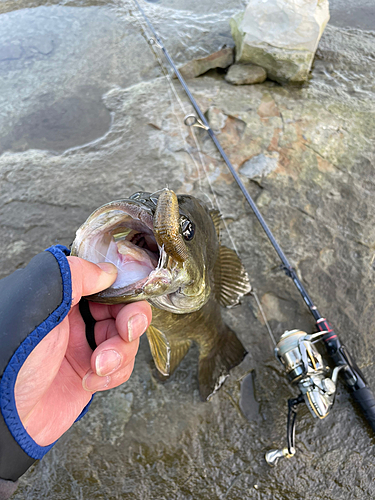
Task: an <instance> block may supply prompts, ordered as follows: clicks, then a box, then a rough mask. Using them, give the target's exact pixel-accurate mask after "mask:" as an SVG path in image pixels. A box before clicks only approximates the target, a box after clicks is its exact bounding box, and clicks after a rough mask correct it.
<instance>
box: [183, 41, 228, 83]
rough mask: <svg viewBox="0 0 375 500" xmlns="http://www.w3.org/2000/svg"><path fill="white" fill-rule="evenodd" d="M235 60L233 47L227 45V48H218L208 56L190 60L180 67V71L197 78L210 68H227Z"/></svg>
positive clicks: (186, 76)
mask: <svg viewBox="0 0 375 500" xmlns="http://www.w3.org/2000/svg"><path fill="white" fill-rule="evenodd" d="M233 61H234V55H233V48H232V47H227V48H225V49H221V50H218V51H217V52H214V53H213V54H210V55H209V56H207V57H201V58H199V59H194V60H193V61H189V62H188V63H186V64H184V65H183V66H182V67H181V68H179V71H180V73H181V75H182V76H183V77H184V78H186V79H188V78H195V77H196V76H199V75H203V73H206V72H207V71H208V70H210V69H215V68H223V69H225V68H227V67H228V66H230V65H231V64H233Z"/></svg>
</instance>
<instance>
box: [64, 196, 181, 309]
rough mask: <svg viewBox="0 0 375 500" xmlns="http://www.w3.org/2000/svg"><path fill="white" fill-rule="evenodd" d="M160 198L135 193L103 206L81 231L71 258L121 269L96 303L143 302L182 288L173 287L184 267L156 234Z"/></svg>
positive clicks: (97, 295)
mask: <svg viewBox="0 0 375 500" xmlns="http://www.w3.org/2000/svg"><path fill="white" fill-rule="evenodd" d="M157 200H158V195H157V194H150V193H135V194H134V195H132V196H131V197H130V198H128V199H124V200H118V201H114V202H111V203H109V204H107V205H104V206H103V207H100V208H99V209H97V210H96V211H95V212H94V213H93V214H92V215H91V216H90V217H89V218H88V219H87V221H86V222H85V224H83V226H81V227H80V228H79V229H78V231H77V234H76V238H75V240H74V242H73V244H72V252H71V253H72V255H77V256H78V257H82V258H84V259H86V260H89V261H90V262H94V263H95V264H98V263H100V262H111V263H112V264H114V265H115V266H116V268H117V270H118V275H117V278H116V281H115V282H114V283H113V285H112V286H111V287H110V288H108V289H107V290H104V291H103V292H100V293H98V294H96V295H95V296H92V297H90V298H92V299H93V300H97V301H99V302H105V301H107V299H114V300H116V298H118V302H124V301H126V298H129V299H130V300H131V299H133V300H134V299H136V300H141V299H142V298H149V297H152V296H160V295H163V294H165V293H171V292H173V291H176V290H177V289H178V287H179V284H178V283H176V284H175V285H174V283H175V282H176V281H178V280H176V277H177V274H178V272H179V268H181V266H180V265H179V263H178V262H177V261H175V260H174V259H173V258H172V257H171V256H169V255H168V254H167V253H166V251H165V249H164V246H161V247H160V246H159V244H158V242H157V240H156V238H155V234H154V224H153V222H154V215H155V210H156V205H157Z"/></svg>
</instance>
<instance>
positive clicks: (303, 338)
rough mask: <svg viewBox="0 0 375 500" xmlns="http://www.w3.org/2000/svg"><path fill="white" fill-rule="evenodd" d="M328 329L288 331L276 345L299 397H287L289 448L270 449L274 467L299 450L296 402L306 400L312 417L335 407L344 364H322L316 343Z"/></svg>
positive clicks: (325, 414)
mask: <svg viewBox="0 0 375 500" xmlns="http://www.w3.org/2000/svg"><path fill="white" fill-rule="evenodd" d="M326 333H327V332H326V331H322V332H318V333H314V334H312V335H308V334H307V333H305V332H302V331H301V330H289V331H286V332H285V333H283V335H282V336H281V337H280V340H279V342H278V343H277V345H276V347H275V356H276V358H277V359H278V360H279V361H280V363H281V364H282V365H283V366H284V368H285V370H286V374H287V377H288V379H289V381H290V382H291V383H292V384H293V385H296V386H297V387H298V389H299V390H300V394H299V396H298V397H297V398H293V399H289V400H288V424H287V447H286V448H282V449H279V450H270V451H268V452H267V453H266V455H265V459H266V462H267V463H268V464H269V465H270V466H271V467H274V466H275V465H276V464H277V462H278V461H279V459H280V458H284V457H285V458H291V457H292V456H293V455H294V454H295V452H296V450H295V447H294V441H295V422H296V417H297V405H298V404H300V403H303V402H304V403H306V405H307V407H308V409H309V410H310V412H311V414H312V415H313V417H317V418H319V419H323V418H325V417H326V416H327V415H328V413H329V411H330V410H331V408H332V405H333V402H334V399H335V394H336V382H337V377H338V374H339V371H340V370H341V368H343V366H345V365H341V366H336V367H335V368H334V369H333V371H331V370H330V368H328V367H327V366H325V365H324V363H323V358H322V356H321V355H320V353H319V352H318V350H317V349H316V347H315V345H314V342H317V341H318V340H320V338H319V337H321V336H322V335H325V334H326Z"/></svg>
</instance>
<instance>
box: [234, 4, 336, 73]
mask: <svg viewBox="0 0 375 500" xmlns="http://www.w3.org/2000/svg"><path fill="white" fill-rule="evenodd" d="M328 20H329V6H328V0H295V1H293V2H292V1H291V0H250V3H249V4H248V6H247V8H246V10H245V12H243V13H239V14H236V15H235V16H234V17H233V18H232V19H231V20H230V25H231V29H232V36H233V38H234V41H235V43H236V62H239V63H254V64H257V65H259V66H262V67H263V68H265V69H266V70H267V74H268V77H269V78H270V79H271V80H276V81H278V82H281V83H283V82H286V81H290V82H302V81H305V80H307V78H308V75H309V72H310V69H311V65H312V61H313V59H314V54H315V51H316V49H317V46H318V42H319V40H320V37H321V35H322V33H323V31H324V28H325V26H326V24H327V22H328Z"/></svg>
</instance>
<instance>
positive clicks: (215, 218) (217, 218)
mask: <svg viewBox="0 0 375 500" xmlns="http://www.w3.org/2000/svg"><path fill="white" fill-rule="evenodd" d="M210 216H211V219H212V222H213V223H214V226H215V230H216V234H217V237H218V238H219V241H220V232H221V224H222V222H221V213H220V212H219V210H215V209H212V210H210Z"/></svg>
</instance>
